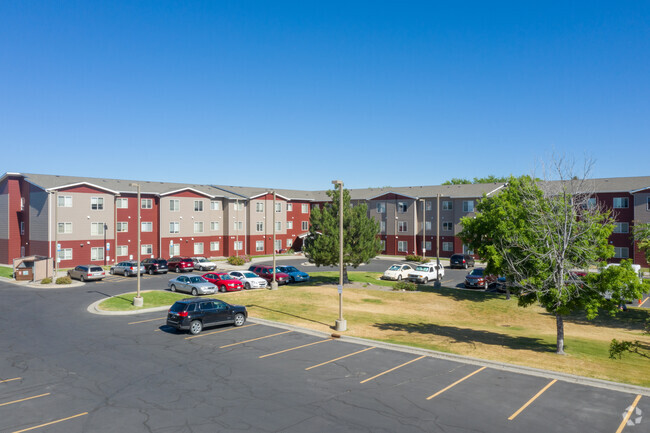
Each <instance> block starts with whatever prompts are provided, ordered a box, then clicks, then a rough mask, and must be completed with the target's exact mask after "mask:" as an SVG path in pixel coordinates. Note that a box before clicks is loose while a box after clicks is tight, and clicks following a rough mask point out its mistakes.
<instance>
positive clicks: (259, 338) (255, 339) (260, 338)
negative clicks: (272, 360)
mask: <svg viewBox="0 0 650 433" xmlns="http://www.w3.org/2000/svg"><path fill="white" fill-rule="evenodd" d="M289 332H293V331H284V332H278V333H277V334H271V335H266V336H264V337H258V338H253V339H251V340H246V341H240V342H239V343H232V344H226V345H225V346H221V347H219V349H225V348H226V347H232V346H237V345H238V344H246V343H250V342H251V341H257V340H263V339H265V338H271V337H275V336H276V335H282V334H287V333H289Z"/></svg>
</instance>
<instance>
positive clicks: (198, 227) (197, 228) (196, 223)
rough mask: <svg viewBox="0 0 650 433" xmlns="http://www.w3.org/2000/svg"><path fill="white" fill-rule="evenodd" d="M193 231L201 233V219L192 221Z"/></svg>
mask: <svg viewBox="0 0 650 433" xmlns="http://www.w3.org/2000/svg"><path fill="white" fill-rule="evenodd" d="M194 233H203V221H194Z"/></svg>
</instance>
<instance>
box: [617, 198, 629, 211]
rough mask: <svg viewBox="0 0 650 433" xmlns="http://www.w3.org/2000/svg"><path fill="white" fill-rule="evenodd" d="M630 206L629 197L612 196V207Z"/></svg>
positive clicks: (623, 207) (622, 207)
mask: <svg viewBox="0 0 650 433" xmlns="http://www.w3.org/2000/svg"><path fill="white" fill-rule="evenodd" d="M629 206H630V199H629V198H627V197H614V209H625V208H627V207H629Z"/></svg>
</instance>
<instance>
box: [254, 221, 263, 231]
mask: <svg viewBox="0 0 650 433" xmlns="http://www.w3.org/2000/svg"><path fill="white" fill-rule="evenodd" d="M255 231H256V232H263V231H264V223H263V222H262V221H258V222H257V223H256V224H255Z"/></svg>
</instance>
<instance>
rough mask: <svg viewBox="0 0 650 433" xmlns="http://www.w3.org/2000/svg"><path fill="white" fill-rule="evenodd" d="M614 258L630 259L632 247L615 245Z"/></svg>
mask: <svg viewBox="0 0 650 433" xmlns="http://www.w3.org/2000/svg"><path fill="white" fill-rule="evenodd" d="M614 258H616V259H629V258H630V249H629V248H628V247H614Z"/></svg>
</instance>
